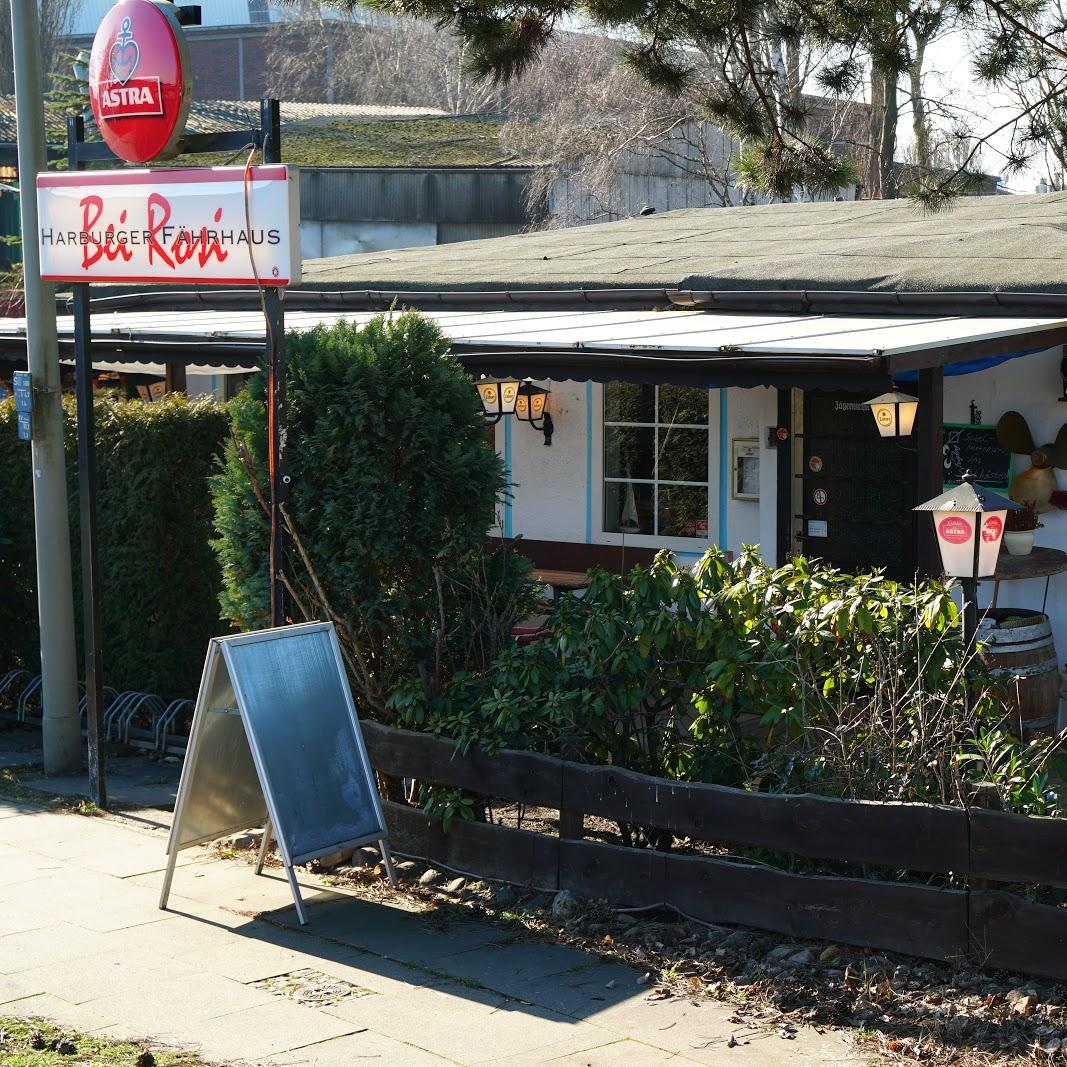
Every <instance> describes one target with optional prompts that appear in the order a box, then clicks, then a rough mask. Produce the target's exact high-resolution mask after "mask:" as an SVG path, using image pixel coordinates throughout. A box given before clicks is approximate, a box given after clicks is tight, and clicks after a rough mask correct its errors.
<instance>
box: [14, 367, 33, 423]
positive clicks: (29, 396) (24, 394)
mask: <svg viewBox="0 0 1067 1067" xmlns="http://www.w3.org/2000/svg"><path fill="white" fill-rule="evenodd" d="M12 378H13V379H14V385H15V410H16V411H18V412H25V413H26V414H27V415H28V414H29V413H30V412H31V411H33V378H32V377H31V376H30V372H29V371H25V370H17V371H15V373H14V374H13V375H12Z"/></svg>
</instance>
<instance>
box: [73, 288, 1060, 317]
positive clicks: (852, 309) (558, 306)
mask: <svg viewBox="0 0 1067 1067" xmlns="http://www.w3.org/2000/svg"><path fill="white" fill-rule="evenodd" d="M57 304H58V307H59V310H60V313H61V314H64V313H69V298H68V297H67V296H65V295H63V296H60V297H59V298H57ZM91 305H92V308H93V310H94V311H120V310H138V311H162V310H172V311H189V310H194V309H214V310H226V309H228V310H235V311H236V310H242V311H252V310H256V309H258V308H259V306H260V303H259V294H258V292H257V291H256V290H255V289H184V290H181V289H179V290H175V289H157V290H151V291H148V292H143V293H123V294H120V295H116V296H104V297H96V298H95V299H93V300H92V301H91ZM285 306H286V308H288V309H289V310H291V311H316V310H323V309H333V310H338V311H341V310H348V311H388V310H390V309H392V308H439V307H455V308H457V309H460V308H469V309H471V310H490V309H491V310H500V309H502V308H530V309H531V310H542V311H547V310H575V309H579V308H588V307H597V308H600V309H605V308H610V307H615V308H631V309H634V310H640V309H643V310H649V311H652V310H670V309H671V308H685V309H688V310H694V311H699V310H716V311H756V310H759V311H776V312H789V313H794V314H804V315H811V314H826V315H832V314H853V315H855V314H879V315H941V316H948V315H963V316H975V315H981V316H983V317H998V316H1020V315H1044V316H1050V315H1051V316H1058V315H1063V316H1064V317H1067V292H1065V293H1024V292H992V291H972V292H967V291H961V292H878V291H868V290H856V289H838V290H834V289H748V290H746V289H736V290H735V289H709V290H700V289H666V288H652V289H649V288H643V289H584V288H579V289H492V290H466V289H460V290H437V291H431V290H410V289H347V290H334V289H328V290H322V289H301V288H295V289H290V290H288V291H287V292H286V294H285Z"/></svg>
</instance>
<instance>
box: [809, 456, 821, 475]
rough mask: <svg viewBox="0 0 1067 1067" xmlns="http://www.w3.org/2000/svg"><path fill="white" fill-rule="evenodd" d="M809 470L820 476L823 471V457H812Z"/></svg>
mask: <svg viewBox="0 0 1067 1067" xmlns="http://www.w3.org/2000/svg"><path fill="white" fill-rule="evenodd" d="M808 469H809V470H810V471H811V472H812V473H813V474H818V473H819V471H821V470H822V456H812V457H811V459H809V460H808Z"/></svg>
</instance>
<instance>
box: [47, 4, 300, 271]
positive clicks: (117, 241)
mask: <svg viewBox="0 0 1067 1067" xmlns="http://www.w3.org/2000/svg"><path fill="white" fill-rule="evenodd" d="M145 2H148V0H145ZM246 206H247V214H248V218H249V219H250V221H251V225H250V226H249V225H248V222H247V221H246ZM37 210H38V214H39V227H40V231H39V233H38V243H39V245H40V249H41V276H42V278H44V280H45V281H48V282H117V283H127V282H136V283H151V284H161V283H163V284H166V283H173V284H182V285H188V284H211V285H254V284H255V283H256V275H257V274H258V275H259V282H260V283H261V284H263V285H292V284H294V283H295V282H298V281H299V280H300V237H299V233H298V230H297V227H298V220H299V217H300V215H299V199H298V184H297V174H296V171H295V170H294V169H293V168H292V167H288V166H284V165H281V164H276V165H268V166H262V167H253V168H252V169H251V171H250V180H249V181H248V183H247V205H246V186H245V170H244V167H204V168H190V169H188V170H121V171H74V172H67V173H62V172H59V173H48V174H39V175H38V176H37ZM253 263H254V264H255V267H254V269H253Z"/></svg>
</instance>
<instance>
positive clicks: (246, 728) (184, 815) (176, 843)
mask: <svg viewBox="0 0 1067 1067" xmlns="http://www.w3.org/2000/svg"><path fill="white" fill-rule="evenodd" d="M313 633H327V634H329V639H330V647H331V650H332V654H333V663H334V666H335V667H336V670H337V677H338V679H339V681H340V683H341V685H340V688H341V692H342V694H343V696H344V700H345V710H346V712H347V716H348V722H349V725H350V726H351V729H352V734H353V736H354V739H355V745H356V751H357V754H358V757H359V762H360V769H361V770H362V772H363V774H364V776H365V779H366V781H367V782H368V783H369V786H370V788H369V790H368V795H369V797H370V800H371V805H372V808H373V811H372V814H373V816H374V818H375V823H376V829H375V830H373V831H372V832H370V833H367V834H363V835H361V836H358V837H355V838H351V839H345V840H342V841H332V842H329V843H328V844H325V845H322V846H320V847H318V848H315V849H313V850H312V851H310V852H300V853H294V851H293V849H292V848H291V847H290V842H289V840H288V836H287V833H286V829H287V828H286V824H285V818H284V814H283V809H281V808H280V806H279V803H278V796H277V795H276V793H275V791H274V788H273V786H272V784H271V774H270V766H269V759H268V758H267V757H266V756H265V754H264V752H263V749H262V747H261V746H260V744H259V741H258V740H257V737H256V730H255V729H254V728H251V727H250V725H249V720H251V719H253V718H254V717H255V712H254V710H253V709H252V708H251V707H250V705H249V703H248V701H247V699H246V696H245V694H244V693H243V692H242V690H241V684H240V680H239V677H238V672H237V671H236V670H235V669H234V663H233V657H232V653H231V649H232V648H233V647H235V646H239V645H242V644H251V643H255V642H262V641H276V640H285V639H286V638H287V637H291V636H296V635H307V634H313ZM220 669H221V670H222V672H223V676H222V677H221V678H220ZM228 691H230V692H232V696H233V704H232V705H230V704H229V703H228V701H227V703H226V706H216V702H217V701H218V700H219V699H220V695H228ZM212 716H227V717H228V718H229V719H230V720H235V721H236V722H237V723H239V724H240V727H241V730H240V735H243V738H244V741H245V742H246V744H247V746H248V751H249V754H250V755H251V760H252V764H253V766H254V774H255V778H256V781H257V782H258V786H259V793H258V796H257V795H255V794H252V793H250V792H249V791H248V790H247V788H246V790H245V793H244V797H243V798H239V799H238V800H237V803H238V805H243V807H241V808H239V809H238V810H234V811H233V814H232V815H231V816H228V817H226V818H224V819H222V818H219V816H220V815H221V814H222V812H221V811H218V810H217V811H216V813H215V816H214V817H215V824H214V825H211V826H210V827H208V828H204V827H203V826H201V830H200V832H195V831H194V836H192V837H189V838H187V839H184V840H183V837H182V831H183V828H185V827H186V824H187V822H188V821H189V820H190V817H191V816H194V817H195V813H196V812H195V809H196V806H197V805H198V804H199V805H201V809H202V808H203V807H205V806H207V807H210V805H211V804H212V802H213V801H214V800H215V799H216V798H214V797H210V796H198V795H197V789H198V785H197V778H196V771H197V767H198V765H199V764H200V761H201V758H202V755H203V749H204V738H205V734H206V733H207V732H208V731H209V729H210V728H211V727H213V726H216V724H217V727H216V729H215V730H214V732H216V733H219V732H220V730H221V731H222V732H223V733H224V734H228V735H229V736H223V737H222V738H221V739H220V744H221V745H226V744H232V743H233V742H234V741H235V740H236V739H237V736H238V734H237V732H236V731H235V727H234V725H233V724H232V722H229V721H226V722H224V721H222V720H215V722H214V723H213V722H211V717H212ZM241 755H242V753H240V752H239V751H238V750H236V749H231V752H230V754H229V762H228V765H232V766H237V765H238V764H239V761H240V757H241ZM290 755H291V756H292V755H294V754H290ZM235 757H236V758H235ZM312 772H313V769H311V768H309V773H312ZM245 785H246V786H247V783H245ZM199 789H200V790H201V792H203V790H204V789H205V787H204V786H200V787H199ZM225 800H226V801H229V802H231V803H233V801H234V795H233V791H232V790H231V791H228V792H227V794H226V797H225ZM257 800H258V801H259V802H261V803H257ZM264 814H265V816H266V818H265V819H264ZM279 816H281V817H279ZM212 817H213V816H212V814H210V813H209V814H208V816H207V818H208V819H209V820H210V819H211V818H212ZM260 824H263V842H262V844H261V846H260V850H259V856H258V858H257V861H256V869H255V873H256V874H257V875H258V874H261V873H262V871H263V863H264V860H265V859H266V855H267V849H268V847H269V844H270V840H271V836H272V833H273V837H274V839H275V840H276V841H277V845H278V851H279V852H280V853H281V857H282V862H283V864H284V866H285V871H286V875H287V877H288V879H289V886H290V888H291V890H292V893H293V902H294V903H295V905H296V913H297V917H298V918H299V920H300V923H301V925H303V924H305V923H306V922H307V913H306V912H305V910H304V902H303V898H302V897H301V895H300V886H299V884H298V883H297V880H296V873H295V870H294V868H296V867H297V866H299V865H301V864H304V863H308V862H310V861H311V860H314V859H317V858H318V857H320V856H325V855H328V854H329V853H331V852H336V851H338V850H339V849H344V848H358V847H359V846H360V845H367V844H372V843H376V844H377V845H378V848H379V850H380V851H381V854H382V860H383V863H384V865H385V870H386V873H387V874H388V876H389V881H390V882H391V883H392V884H393V885H396V884H397V883H396V873H395V871H394V869H393V858H392V854H391V853H390V851H389V844H388V829H387V828H386V824H385V814H384V812H383V811H382V805H381V799H380V797H379V796H378V790H377V788H376V785H375V779H374V769H373V768H372V767H371V763H370V758H369V756H368V755H367V748H366V745H365V744H364V741H363V733H362V731H361V730H360V727H359V717H358V715H357V713H356V705H355V701H354V700H353V699H352V691H351V689H350V688H349V685H348V678H347V676H346V674H345V669H344V662H343V661H342V659H341V648H340V645H339V644H338V641H337V632H336V630H335V629H334V626H333V623H329V622H312V623H302V624H299V625H295V626H286V627H280V628H275V629H270V630H255V631H252V632H251V633H246V634H238V635H235V636H233V637H213V638H212V639H211V641H210V642H209V644H208V652H207V658H206V660H205V662H204V673H203V677H202V679H201V683H200V692H199V694H198V695H197V700H196V707H195V710H194V712H193V722H192V726H191V728H190V731H189V744H188V748H187V750H186V755H185V765H184V766H183V767H182V775H181V781H180V783H179V785H178V796H177V800H176V803H175V806H174V821H173V823H172V824H171V829H170V837H169V839H168V842H167V867H166V872H165V874H164V877H163V888H162V891H161V893H160V898H159V906H160V908H161V909H162V910H166V907H167V901H168V899H169V897H170V889H171V883H172V881H173V878H174V867H175V864H176V862H177V859H178V853H179V852H181V851H182V850H183V849H186V848H192V847H194V846H196V845H202V844H204V843H206V842H208V841H214V840H217V839H218V838H220V837H224V836H226V835H228V834H232V833H237V832H239V831H241V830H246V829H249V828H250V827H254V826H259V825H260Z"/></svg>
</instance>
